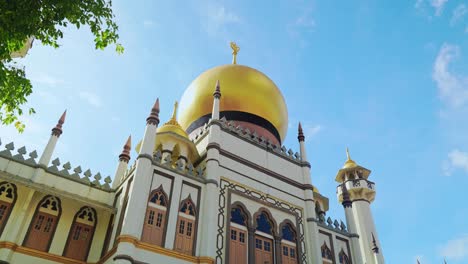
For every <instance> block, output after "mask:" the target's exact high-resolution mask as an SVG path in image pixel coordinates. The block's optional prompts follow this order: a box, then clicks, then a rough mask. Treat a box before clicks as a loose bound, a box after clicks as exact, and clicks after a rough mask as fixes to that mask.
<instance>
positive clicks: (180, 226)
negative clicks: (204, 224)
mask: <svg viewBox="0 0 468 264" xmlns="http://www.w3.org/2000/svg"><path fill="white" fill-rule="evenodd" d="M194 232H195V221H194V220H193V219H189V218H185V217H183V216H180V215H179V219H178V221H177V234H176V241H175V250H176V251H179V252H181V253H184V254H187V255H192V249H193V237H194Z"/></svg>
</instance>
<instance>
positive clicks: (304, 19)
mask: <svg viewBox="0 0 468 264" xmlns="http://www.w3.org/2000/svg"><path fill="white" fill-rule="evenodd" d="M315 25H316V24H315V20H314V18H313V17H312V16H311V14H310V12H306V13H304V14H303V15H302V16H300V17H298V18H297V19H296V26H298V27H300V28H303V29H306V30H308V31H312V30H313V29H314V28H315Z"/></svg>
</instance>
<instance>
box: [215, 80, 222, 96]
mask: <svg viewBox="0 0 468 264" xmlns="http://www.w3.org/2000/svg"><path fill="white" fill-rule="evenodd" d="M213 96H214V97H215V98H218V99H219V98H221V88H220V85H219V80H217V81H216V88H215V91H214V93H213Z"/></svg>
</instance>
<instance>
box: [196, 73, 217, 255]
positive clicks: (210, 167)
mask: <svg viewBox="0 0 468 264" xmlns="http://www.w3.org/2000/svg"><path fill="white" fill-rule="evenodd" d="M220 99H221V88H220V84H219V80H218V81H217V82H216V87H215V91H214V93H213V111H212V113H211V125H210V127H209V135H208V145H207V147H206V151H207V154H206V188H205V197H204V199H203V205H202V210H203V221H202V222H201V225H202V227H201V228H202V229H201V230H202V232H201V233H202V239H201V240H200V241H201V245H200V255H201V256H207V257H212V258H216V243H217V242H216V241H217V231H216V228H213V227H214V226H216V225H217V223H218V222H217V221H218V213H217V210H216V209H215V208H217V206H218V199H219V198H218V196H219V188H218V185H219V182H220V179H219V176H220V173H219V156H220V155H219V149H220V148H221V146H220V143H221V142H220V134H221V128H220V123H219V101H220Z"/></svg>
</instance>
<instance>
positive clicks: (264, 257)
mask: <svg viewBox="0 0 468 264" xmlns="http://www.w3.org/2000/svg"><path fill="white" fill-rule="evenodd" d="M253 221H254V222H253V223H254V225H253V226H254V228H255V230H256V231H255V262H256V263H267V262H268V263H273V256H274V254H275V251H276V252H277V249H275V243H274V241H275V237H276V236H277V234H278V232H277V230H276V228H277V225H276V221H275V219H274V218H273V215H272V214H271V212H270V211H269V210H268V209H267V208H265V207H262V208H260V209H259V210H258V211H257V212H256V213H255V214H254V217H253Z"/></svg>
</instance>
